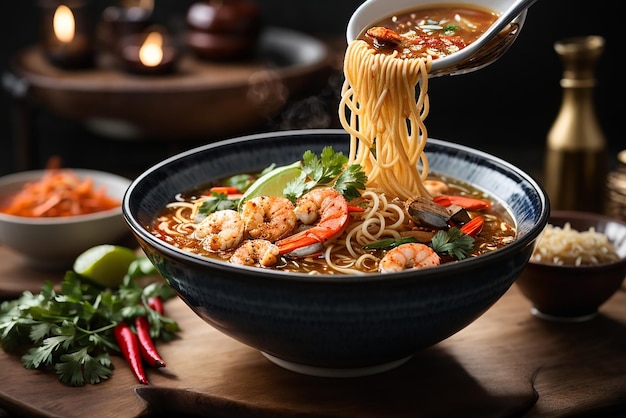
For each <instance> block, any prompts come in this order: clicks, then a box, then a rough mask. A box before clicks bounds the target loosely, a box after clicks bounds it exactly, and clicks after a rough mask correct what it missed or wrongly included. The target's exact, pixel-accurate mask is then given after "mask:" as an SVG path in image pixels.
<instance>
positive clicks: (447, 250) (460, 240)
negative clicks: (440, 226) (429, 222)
mask: <svg viewBox="0 0 626 418" xmlns="http://www.w3.org/2000/svg"><path fill="white" fill-rule="evenodd" d="M431 247H432V249H433V250H435V252H436V253H438V254H440V255H446V254H447V255H450V256H452V257H454V258H456V259H457V260H463V259H465V258H467V257H468V256H469V254H470V253H471V252H472V250H473V249H474V238H472V237H471V236H469V235H466V234H464V233H463V232H462V231H461V230H460V229H459V228H457V227H452V228H450V229H448V230H447V231H444V230H439V231H437V233H436V234H435V236H433V239H432V241H431Z"/></svg>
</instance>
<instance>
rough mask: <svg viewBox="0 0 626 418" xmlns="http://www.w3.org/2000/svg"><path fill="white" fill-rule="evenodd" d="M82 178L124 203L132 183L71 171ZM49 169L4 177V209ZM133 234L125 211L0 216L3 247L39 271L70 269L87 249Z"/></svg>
mask: <svg viewBox="0 0 626 418" xmlns="http://www.w3.org/2000/svg"><path fill="white" fill-rule="evenodd" d="M67 170H70V171H72V172H73V173H75V174H76V175H77V176H78V177H79V178H81V179H82V178H86V177H89V178H91V179H92V180H93V184H94V188H96V189H99V188H102V187H104V188H105V190H106V194H107V195H108V196H110V197H111V198H113V199H118V200H119V201H120V204H121V201H122V198H123V197H124V193H125V192H126V189H127V188H128V186H129V185H130V182H131V181H130V180H129V179H127V178H124V177H121V176H118V175H116V174H112V173H106V172H102V171H94V170H84V169H71V168H68V169H67ZM45 172H46V170H31V171H22V172H18V173H14V174H9V175H6V176H3V177H0V206H5V205H6V204H8V199H10V197H11V196H13V195H15V194H16V193H18V192H19V191H20V190H22V188H23V187H24V185H25V184H26V183H29V182H35V181H38V180H40V179H41V178H42V176H43V175H44V173H45ZM127 234H129V229H128V227H127V225H126V223H125V222H124V219H123V218H122V209H121V206H120V207H116V208H114V209H110V210H106V211H102V212H98V213H93V214H88V215H79V216H72V217H58V218H52V217H49V218H28V217H22V216H14V215H8V214H6V213H0V245H3V246H6V247H8V248H10V249H12V250H13V251H15V252H17V253H20V254H21V255H23V256H24V257H25V259H26V262H27V263H28V264H31V265H33V266H34V267H38V268H49V269H52V268H64V267H69V266H71V264H72V263H73V261H74V259H75V258H76V257H77V256H78V255H79V254H80V253H81V252H83V251H84V250H86V249H87V248H90V247H93V246H95V245H99V244H112V243H116V242H118V241H120V240H121V239H122V238H123V237H124V236H125V235H127Z"/></svg>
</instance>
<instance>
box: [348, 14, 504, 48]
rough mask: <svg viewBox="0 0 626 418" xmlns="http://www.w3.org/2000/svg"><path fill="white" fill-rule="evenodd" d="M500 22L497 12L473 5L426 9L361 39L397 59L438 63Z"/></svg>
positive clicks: (396, 17) (389, 19)
mask: <svg viewBox="0 0 626 418" xmlns="http://www.w3.org/2000/svg"><path fill="white" fill-rule="evenodd" d="M497 18H498V15H497V14H496V13H495V12H493V11H491V10H487V9H483V8H478V7H476V6H471V5H462V4H449V5H437V6H427V7H423V8H419V9H412V10H409V11H406V12H401V13H397V14H395V15H393V16H389V17H386V18H384V19H381V20H380V21H378V22H377V23H375V24H374V25H372V28H385V29H387V30H384V31H383V30H380V29H378V30H374V31H372V30H371V29H372V28H369V29H368V30H367V31H366V32H365V33H363V34H361V36H360V39H362V40H364V41H366V42H367V43H369V44H370V46H371V47H373V48H376V49H377V50H378V51H379V52H382V53H388V54H391V53H397V54H398V55H397V57H398V58H419V57H422V58H423V57H426V56H428V55H430V56H431V57H432V58H433V59H437V58H441V57H444V56H447V55H450V54H452V53H454V52H457V51H459V50H461V49H463V48H465V47H466V46H467V45H469V44H471V43H472V42H474V41H475V40H476V39H477V38H478V37H480V35H482V34H483V33H484V32H485V31H486V30H487V29H488V28H489V26H491V25H492V24H493V22H495V21H496V19H497ZM390 31H392V32H390Z"/></svg>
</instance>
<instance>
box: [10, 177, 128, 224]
mask: <svg viewBox="0 0 626 418" xmlns="http://www.w3.org/2000/svg"><path fill="white" fill-rule="evenodd" d="M118 206H120V201H119V200H117V199H113V198H111V197H109V196H108V195H107V194H106V190H105V188H104V187H101V188H95V186H94V184H93V179H91V178H83V179H81V178H79V177H78V175H77V174H76V173H74V172H72V171H71V170H67V169H65V170H61V169H56V168H49V169H47V170H46V171H45V172H44V175H43V176H42V178H41V179H40V180H38V181H35V182H29V183H27V184H25V185H24V187H23V188H22V190H20V191H19V192H18V193H17V194H16V195H15V196H13V197H12V199H11V200H10V202H9V204H8V205H7V206H5V207H2V208H0V212H3V213H6V214H9V215H16V216H25V217H31V218H46V217H48V218H49V217H61V216H75V215H86V214H89V213H95V212H101V211H104V210H108V209H112V208H116V207H118Z"/></svg>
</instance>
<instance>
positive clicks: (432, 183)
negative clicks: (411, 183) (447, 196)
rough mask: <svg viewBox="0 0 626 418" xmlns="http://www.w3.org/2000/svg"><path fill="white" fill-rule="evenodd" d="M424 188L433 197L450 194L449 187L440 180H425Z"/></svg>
mask: <svg viewBox="0 0 626 418" xmlns="http://www.w3.org/2000/svg"><path fill="white" fill-rule="evenodd" d="M424 187H425V188H426V190H427V191H428V193H430V195H431V196H437V195H440V194H444V193H448V185H447V184H446V183H444V182H443V181H440V180H424Z"/></svg>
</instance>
